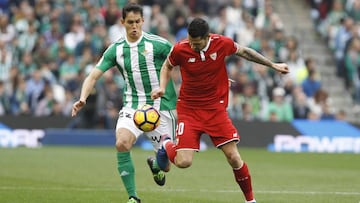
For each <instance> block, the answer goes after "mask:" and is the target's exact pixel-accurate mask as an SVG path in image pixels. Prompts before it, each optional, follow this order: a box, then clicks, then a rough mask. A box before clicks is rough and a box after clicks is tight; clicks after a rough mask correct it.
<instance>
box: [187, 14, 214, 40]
mask: <svg viewBox="0 0 360 203" xmlns="http://www.w3.org/2000/svg"><path fill="white" fill-rule="evenodd" d="M209 30H210V28H209V24H208V23H207V22H206V21H205V20H204V19H202V18H194V20H192V21H191V22H190V24H189V26H188V33H189V35H190V36H191V37H192V38H196V37H201V38H205V37H207V36H208V35H209Z"/></svg>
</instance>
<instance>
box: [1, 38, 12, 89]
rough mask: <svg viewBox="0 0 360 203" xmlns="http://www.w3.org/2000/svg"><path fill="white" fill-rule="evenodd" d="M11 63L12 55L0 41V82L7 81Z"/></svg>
mask: <svg viewBox="0 0 360 203" xmlns="http://www.w3.org/2000/svg"><path fill="white" fill-rule="evenodd" d="M12 62H13V54H12V52H11V50H9V49H8V48H7V46H6V44H5V43H4V42H1V41H0V81H4V82H6V81H7V80H8V79H9V76H10V75H9V73H10V68H11V65H12Z"/></svg>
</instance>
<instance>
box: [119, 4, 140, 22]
mask: <svg viewBox="0 0 360 203" xmlns="http://www.w3.org/2000/svg"><path fill="white" fill-rule="evenodd" d="M130 12H134V13H140V15H141V17H143V16H144V13H143V8H142V7H141V6H140V5H139V4H136V3H128V4H126V5H125V6H124V7H123V9H122V18H123V19H125V18H126V16H127V14H128V13H130Z"/></svg>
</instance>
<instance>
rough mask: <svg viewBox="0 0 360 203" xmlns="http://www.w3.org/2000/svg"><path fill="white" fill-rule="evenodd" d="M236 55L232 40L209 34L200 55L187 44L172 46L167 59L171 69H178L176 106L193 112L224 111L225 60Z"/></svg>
mask: <svg viewBox="0 0 360 203" xmlns="http://www.w3.org/2000/svg"><path fill="white" fill-rule="evenodd" d="M236 51H237V47H236V45H235V42H234V41H233V40H232V39H230V38H228V37H225V36H222V35H217V34H210V38H209V42H208V44H207V46H206V47H205V48H204V49H203V50H202V51H200V52H195V51H194V50H192V49H191V47H190V44H189V41H188V40H183V41H181V42H178V43H177V44H176V45H174V47H173V49H172V50H171V52H170V53H169V57H168V59H169V62H170V64H171V65H173V66H180V71H181V77H182V83H181V87H180V93H179V99H178V104H183V105H186V106H187V107H189V108H196V109H218V108H226V107H227V104H228V95H229V81H228V75H227V70H226V64H225V57H227V56H229V55H232V54H234V53H235V52H236Z"/></svg>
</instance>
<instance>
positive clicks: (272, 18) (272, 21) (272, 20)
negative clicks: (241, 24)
mask: <svg viewBox="0 0 360 203" xmlns="http://www.w3.org/2000/svg"><path fill="white" fill-rule="evenodd" d="M264 7H265V8H264V9H263V10H262V11H261V12H260V13H259V14H258V15H257V16H256V19H255V26H256V27H257V28H259V29H262V30H267V31H270V32H272V31H274V30H276V29H283V27H284V25H283V22H282V20H281V18H280V17H279V15H278V14H277V13H276V12H274V9H273V6H272V4H271V3H269V2H266V3H265V5H264Z"/></svg>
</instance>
